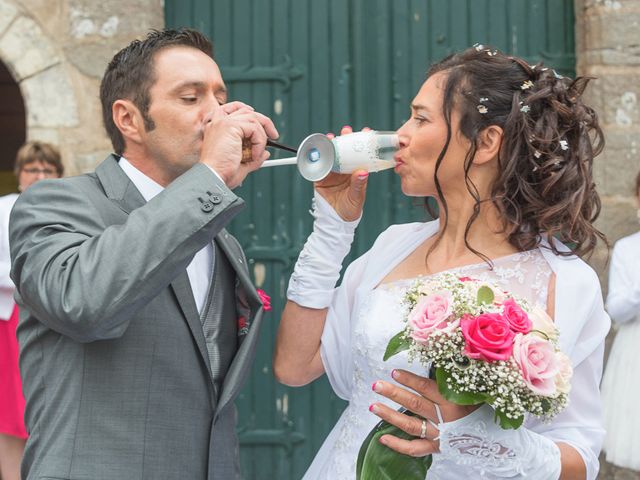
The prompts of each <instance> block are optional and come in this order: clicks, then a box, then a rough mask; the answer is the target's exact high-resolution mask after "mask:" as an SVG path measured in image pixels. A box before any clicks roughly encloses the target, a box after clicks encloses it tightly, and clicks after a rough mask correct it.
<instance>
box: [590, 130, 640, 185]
mask: <svg viewBox="0 0 640 480" xmlns="http://www.w3.org/2000/svg"><path fill="white" fill-rule="evenodd" d="M634 142H635V141H634ZM634 152H635V153H634ZM639 171H640V155H639V154H638V151H637V144H636V145H634V143H630V144H629V146H628V147H625V148H614V146H613V145H609V146H608V147H606V148H605V150H604V152H603V153H602V154H601V155H600V156H598V157H597V158H596V159H595V160H594V175H595V178H596V184H597V185H598V191H599V192H600V194H601V195H606V196H617V197H624V198H631V196H632V195H633V190H634V185H635V178H636V175H637V174H638V172H639Z"/></svg>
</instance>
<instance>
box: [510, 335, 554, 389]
mask: <svg viewBox="0 0 640 480" xmlns="http://www.w3.org/2000/svg"><path fill="white" fill-rule="evenodd" d="M513 359H514V360H515V361H516V363H517V364H518V366H519V367H520V371H521V372H522V376H523V378H524V381H525V383H526V384H527V386H528V387H529V388H530V389H531V391H532V392H533V393H535V394H538V395H543V396H545V397H552V396H554V395H555V394H556V375H558V374H559V373H560V370H559V365H558V363H559V362H558V357H557V356H556V352H555V349H554V348H553V345H552V344H551V343H550V342H548V341H546V340H544V339H542V338H540V337H538V336H535V335H522V334H521V333H519V334H517V335H516V338H515V340H514V342H513Z"/></svg>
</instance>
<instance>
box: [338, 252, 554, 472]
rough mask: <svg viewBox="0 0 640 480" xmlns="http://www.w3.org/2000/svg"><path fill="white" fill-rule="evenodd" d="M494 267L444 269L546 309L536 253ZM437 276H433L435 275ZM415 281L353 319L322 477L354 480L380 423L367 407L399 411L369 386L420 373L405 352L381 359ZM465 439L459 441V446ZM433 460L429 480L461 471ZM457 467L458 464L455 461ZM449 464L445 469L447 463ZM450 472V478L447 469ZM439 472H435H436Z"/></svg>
mask: <svg viewBox="0 0 640 480" xmlns="http://www.w3.org/2000/svg"><path fill="white" fill-rule="evenodd" d="M493 263H494V268H493V269H490V268H489V266H488V265H487V264H486V263H484V262H482V263H478V264H473V265H468V266H463V267H458V268H454V269H451V270H448V271H447V272H448V273H451V272H453V273H456V274H459V275H461V276H469V277H473V278H476V279H479V280H484V281H487V282H491V283H494V284H496V285H498V286H500V287H502V288H503V289H504V290H506V291H509V292H510V293H513V294H515V295H518V296H521V297H523V298H525V299H527V300H528V301H529V302H531V303H532V304H537V305H538V306H540V307H541V308H546V300H547V290H548V284H549V280H550V278H551V274H552V271H551V268H550V267H549V265H548V263H547V261H546V260H545V259H544V257H543V255H542V253H541V252H540V250H538V249H535V250H530V251H526V252H520V253H516V254H514V255H509V256H507V257H502V258H498V259H496V260H494V261H493ZM436 275H437V274H436ZM415 280H416V279H415V278H414V279H405V280H399V281H395V282H391V283H387V284H382V285H380V286H378V287H377V288H376V289H374V290H372V291H371V292H370V293H369V294H368V295H367V296H366V298H365V299H364V301H363V302H362V303H361V304H360V305H359V308H358V318H357V319H355V321H354V325H353V332H352V347H351V348H352V358H353V362H354V365H353V367H354V368H353V389H352V397H351V401H350V402H349V405H348V407H347V408H346V410H345V411H344V413H343V414H342V417H341V418H340V421H339V422H338V424H337V425H336V427H335V428H336V429H338V431H337V432H332V433H333V434H336V433H337V439H336V441H335V443H334V444H333V449H332V450H333V451H332V452H331V455H330V457H329V458H330V460H329V462H330V464H329V465H328V468H327V471H326V478H331V479H345V480H351V479H355V477H356V474H355V467H356V460H357V456H358V451H359V449H360V445H361V444H362V441H363V440H364V439H365V437H366V436H367V435H368V433H369V431H370V430H371V429H372V428H373V427H374V426H375V425H376V423H378V421H379V418H378V417H376V416H375V415H373V414H372V413H370V412H369V406H370V405H371V404H372V403H374V402H382V403H386V404H388V405H389V406H391V407H392V408H398V407H397V405H395V404H393V403H392V402H391V401H387V400H386V399H385V398H384V397H381V396H379V395H377V394H375V393H374V392H373V391H372V389H371V385H372V383H373V382H375V381H376V380H381V379H382V380H390V379H391V371H392V370H393V369H394V368H403V369H407V370H410V371H414V372H415V373H418V374H421V375H423V374H424V371H423V369H422V367H421V366H420V365H419V364H417V363H414V364H409V363H408V361H407V356H406V352H404V353H401V354H398V355H396V356H394V357H392V358H391V359H389V360H388V361H387V362H384V361H383V360H382V357H383V354H384V351H385V349H386V346H387V343H388V341H389V339H390V338H391V337H392V336H393V335H395V334H396V333H398V331H400V330H401V329H402V328H403V327H404V322H403V319H402V316H401V311H402V309H401V307H400V303H401V301H402V298H403V296H404V293H405V291H406V289H407V287H408V286H410V285H411V284H412V283H413V282H415ZM465 441H469V439H468V438H467V439H465V438H461V439H460V442H465ZM460 446H461V447H462V450H463V451H465V452H468V453H469V454H471V455H473V458H474V459H477V458H479V457H482V458H484V459H489V460H490V459H491V458H499V457H501V456H507V457H508V456H509V455H513V454H514V451H513V450H512V449H507V448H504V447H503V446H501V445H499V444H491V443H482V442H480V443H478V442H476V443H475V444H473V445H471V443H469V445H468V447H469V448H466V447H465V446H464V445H462V444H461V445H460ZM461 455H462V454H461ZM435 457H438V455H436V456H434V460H436V461H434V466H433V467H432V468H431V469H430V471H429V474H428V475H427V478H428V479H429V480H432V479H439V478H452V477H451V476H450V473H451V469H452V468H453V469H461V468H463V467H460V466H459V465H460V464H458V466H456V465H451V464H450V462H449V461H446V462H444V463H445V464H444V465H443V464H441V463H442V462H438V461H437V459H436V458H435ZM456 463H458V462H456ZM447 464H448V465H447ZM447 469H449V476H446V470H447ZM439 471H440V472H443V473H438V472H439Z"/></svg>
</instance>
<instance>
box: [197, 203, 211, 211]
mask: <svg viewBox="0 0 640 480" xmlns="http://www.w3.org/2000/svg"><path fill="white" fill-rule="evenodd" d="M200 208H201V209H202V211H203V212H207V213H209V212H210V211H211V210H213V203H211V202H204V203H203V204H202V206H201V207H200Z"/></svg>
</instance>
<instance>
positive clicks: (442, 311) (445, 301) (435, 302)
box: [409, 292, 453, 343]
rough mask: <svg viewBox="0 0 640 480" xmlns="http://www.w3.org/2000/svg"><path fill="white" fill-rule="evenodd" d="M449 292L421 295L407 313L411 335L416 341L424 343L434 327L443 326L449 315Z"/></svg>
mask: <svg viewBox="0 0 640 480" xmlns="http://www.w3.org/2000/svg"><path fill="white" fill-rule="evenodd" d="M452 300H453V299H452V298H451V292H439V293H434V294H431V295H427V296H425V297H421V298H420V300H418V303H417V304H416V306H415V307H413V310H411V313H410V314H409V325H410V326H411V337H412V338H413V339H414V340H415V341H416V342H418V343H426V341H427V339H428V338H429V335H430V334H431V332H433V330H435V329H436V328H443V327H444V326H445V325H446V320H447V319H448V318H449V317H450V316H451V306H452V303H453V301H452Z"/></svg>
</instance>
